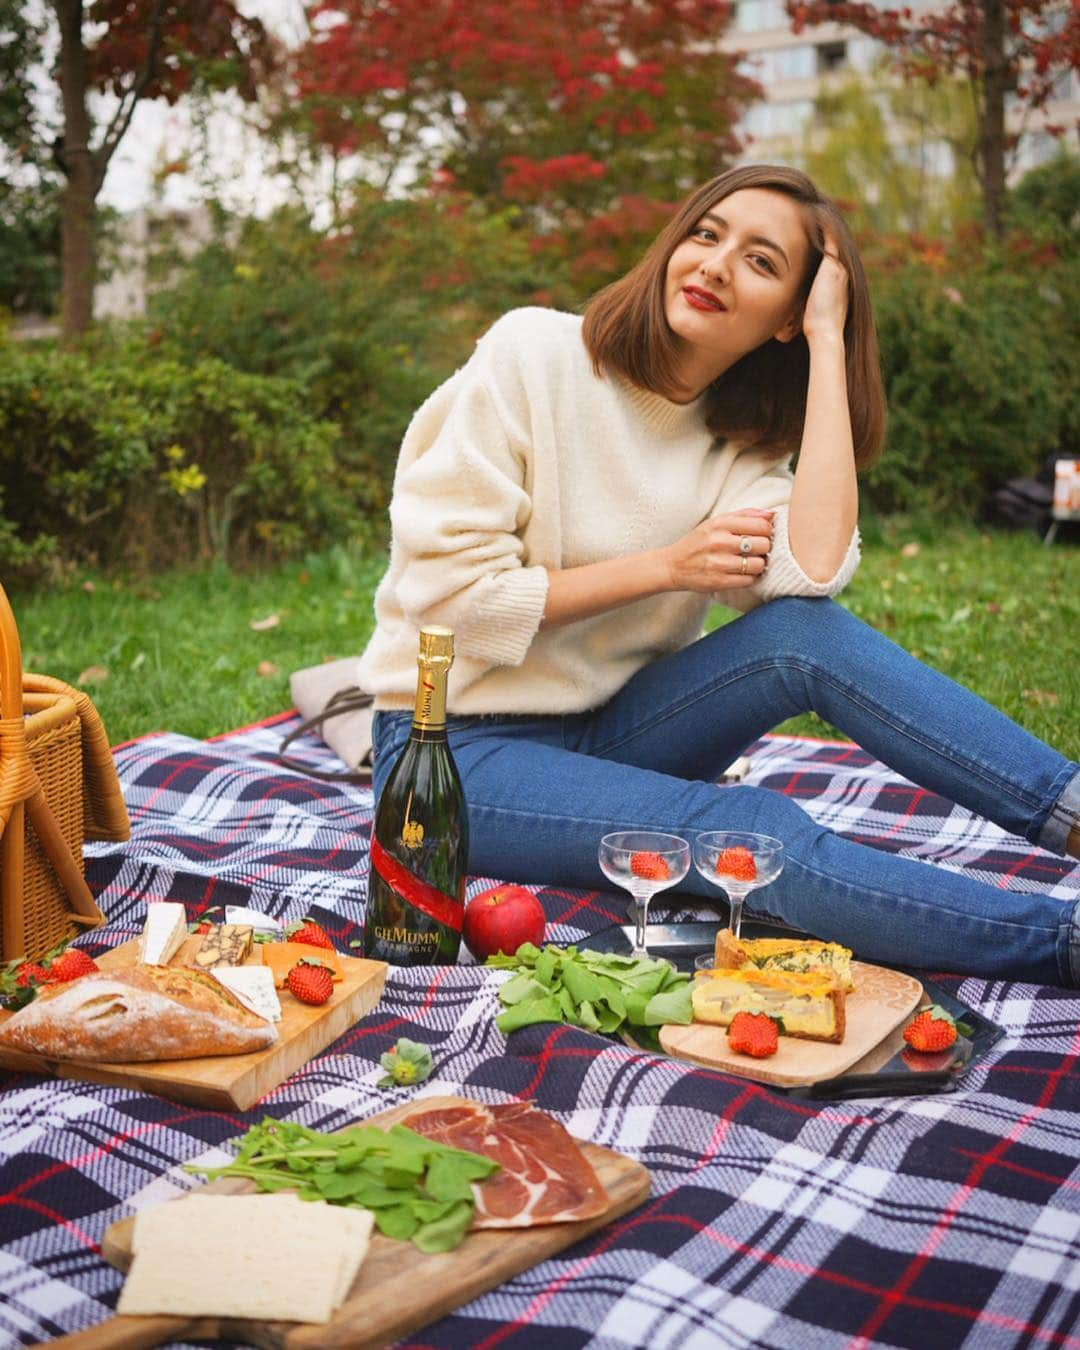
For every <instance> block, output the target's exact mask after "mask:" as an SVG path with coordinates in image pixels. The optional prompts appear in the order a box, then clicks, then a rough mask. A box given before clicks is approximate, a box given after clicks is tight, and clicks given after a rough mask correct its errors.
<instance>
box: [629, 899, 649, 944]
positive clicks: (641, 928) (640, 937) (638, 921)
mask: <svg viewBox="0 0 1080 1350" xmlns="http://www.w3.org/2000/svg"><path fill="white" fill-rule="evenodd" d="M630 894H631V895H632V896H633V897H634V951H635V952H636V953H638V954H639V955H645V954H647V949H646V947H645V925H646V921H647V919H648V917H649V901H650V900H651V899H652V891H648V890H646V891H641V890H638V889H637V888H635V889H634V890H632V891H631V892H630Z"/></svg>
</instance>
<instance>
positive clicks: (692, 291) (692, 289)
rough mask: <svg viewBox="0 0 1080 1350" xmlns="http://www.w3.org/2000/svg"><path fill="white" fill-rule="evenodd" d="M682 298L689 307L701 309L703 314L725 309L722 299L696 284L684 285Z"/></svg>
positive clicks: (716, 312) (715, 312)
mask: <svg viewBox="0 0 1080 1350" xmlns="http://www.w3.org/2000/svg"><path fill="white" fill-rule="evenodd" d="M683 299H684V300H685V301H686V303H687V304H688V305H689V306H690V308H691V309H697V310H701V311H702V313H705V314H718V313H721V312H723V311H724V310H726V309H727V305H725V304H724V302H723V301H722V300H718V299H717V297H716V296H715V295H713V294H712V293H711V292H710V291H703V290H701V289H700V287H698V286H684V287H683Z"/></svg>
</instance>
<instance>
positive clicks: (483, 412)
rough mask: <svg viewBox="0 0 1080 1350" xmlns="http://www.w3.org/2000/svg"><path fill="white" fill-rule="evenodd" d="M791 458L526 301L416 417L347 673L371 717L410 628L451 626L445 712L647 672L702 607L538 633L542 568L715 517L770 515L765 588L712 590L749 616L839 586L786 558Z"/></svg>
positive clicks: (395, 701) (540, 700)
mask: <svg viewBox="0 0 1080 1350" xmlns="http://www.w3.org/2000/svg"><path fill="white" fill-rule="evenodd" d="M791 484H792V474H791V471H790V469H789V468H788V466H787V465H786V464H783V463H781V464H778V463H777V462H776V460H775V459H769V458H766V457H763V456H762V455H761V454H759V453H757V452H756V451H753V450H746V451H743V452H742V453H740V452H739V451H738V449H737V447H735V446H733V445H731V444H727V443H724V442H721V441H717V440H715V439H714V437H713V436H712V435H711V433H710V432H709V431H708V430H707V428H706V427H705V423H704V400H703V399H702V398H699V399H697V400H695V402H693V403H689V404H678V403H672V402H669V401H668V400H667V399H665V398H661V397H660V396H659V395H657V394H651V393H647V392H646V391H644V390H642V389H639V388H637V387H636V386H634V385H631V384H629V383H628V382H626V381H624V380H622V379H621V378H616V377H606V378H603V379H599V378H597V376H596V375H595V374H594V373H593V370H592V364H591V362H590V359H589V355H588V352H587V351H586V349H585V345H584V343H583V342H582V338H581V319H580V318H578V317H576V316H574V315H571V314H562V313H559V312H557V311H554V310H548V309H519V310H512V311H511V312H510V313H509V314H507V315H505V316H504V317H503V318H501V319H500V320H499V321H498V322H497V323H495V324H494V325H493V326H492V327H491V329H490V330H489V331H488V332H487V333H486V334H485V335H484V337H483V338H481V340H480V342H479V343H478V344H477V346H476V350H475V352H474V353H473V356H472V358H471V360H470V361H469V362H468V363H467V364H466V365H465V366H463V367H462V368H461V369H460V370H459V371H457V372H456V374H454V375H453V376H451V378H450V379H449V380H447V381H446V383H445V384H443V385H442V386H441V387H440V388H438V389H436V390H435V392H434V393H433V394H432V395H431V397H430V398H428V399H427V401H426V402H425V403H424V404H423V406H422V407H421V408H420V409H419V410H418V412H417V413H416V415H415V417H414V418H413V420H412V422H411V423H410V425H409V429H408V431H407V432H406V434H405V440H404V442H403V444H402V448H401V455H400V458H399V460H398V466H397V472H396V475H395V479H394V493H393V500H392V502H391V506H390V520H391V525H392V531H393V533H392V542H391V547H390V565H389V568H388V569H387V572H386V575H385V576H384V577H383V579H382V581H381V583H380V585H379V588H378V591H377V592H376V595H375V616H376V621H377V627H376V630H375V633H374V635H373V637H372V639H371V642H370V643H369V644H368V647H367V650H366V651H365V652H364V655H363V658H362V660H361V665H360V682H361V684H362V686H363V687H364V688H365V689H368V690H370V691H371V692H372V693H373V694H374V695H375V706H376V707H377V708H384V709H389V708H399V709H401V708H411V707H412V703H413V697H414V694H415V690H416V652H417V629H418V628H419V627H420V625H421V624H424V623H439V624H445V625H447V626H448V627H450V628H452V629H453V630H454V634H455V652H456V659H455V662H454V668H453V670H452V671H451V674H450V684H449V693H448V708H449V710H450V711H451V712H452V713H457V714H460V715H469V714H476V713H572V712H580V711H583V710H585V709H587V708H593V707H596V706H598V705H600V704H602V703H604V702H606V700H607V699H609V698H610V697H611V696H612V695H613V694H614V693H615V692H616V691H617V690H618V689H620V688H621V687H622V685H623V684H625V683H626V681H627V680H628V679H629V678H630V677H631V676H632V675H633V674H634V673H635V671H637V670H639V669H640V668H641V667H642V666H644V665H645V664H646V663H647V662H649V661H652V660H655V659H656V658H657V657H660V656H664V655H666V654H667V653H669V652H673V651H676V650H677V649H679V648H680V647H683V646H685V645H686V644H687V643H689V642H693V641H694V640H695V639H696V638H698V637H699V636H700V635H701V628H702V620H703V617H704V614H705V611H706V608H707V607H708V604H709V597H708V596H705V595H700V594H695V593H692V592H685V591H676V592H666V593H664V594H660V595H653V596H649V597H647V598H645V599H642V600H637V601H634V602H633V603H632V604H628V605H624V606H622V607H620V608H618V609H614V610H610V611H608V612H606V613H602V614H598V615H596V616H594V617H593V618H587V619H580V620H578V621H577V622H575V623H570V624H564V625H560V626H557V627H552V628H546V629H544V630H543V631H540V620H541V617H542V615H543V611H544V603H545V600H546V596H547V586H548V570H549V569H552V570H556V569H560V568H567V567H578V566H580V565H582V564H584V563H592V562H598V561H600V560H602V559H606V558H613V557H622V556H629V555H632V554H635V553H638V552H641V551H644V550H646V549H653V548H658V547H662V546H664V545H667V544H671V543H674V541H675V540H677V539H679V538H681V537H682V536H683V535H684V534H686V533H687V532H688V531H690V530H692V529H693V528H694V527H695V526H696V525H698V524H700V523H701V521H702V520H704V519H705V518H706V517H708V516H710V515H717V514H723V513H725V512H729V511H732V510H734V509H735V508H737V507H746V506H756V507H761V508H770V507H772V508H778V509H777V510H776V515H775V533H774V537H773V546H772V551H771V553H770V555H769V565H768V567H767V568H766V570H765V572H764V574H763V575H762V577H761V579H760V581H758V582H757V583H756V584H755V585H754V586H752V587H749V588H747V589H744V590H735V591H730V592H725V593H723V594H720V595H718V596H716V597H714V598H715V599H717V600H719V601H720V602H721V603H722V604H726V605H730V606H731V607H732V608H736V609H740V610H746V609H749V608H751V607H752V606H753V605H755V604H759V603H761V602H762V601H764V600H770V599H773V598H774V597H776V596H780V595H835V594H836V593H837V592H838V591H840V590H842V589H843V587H844V586H845V585H846V584H847V582H848V580H849V579H850V577H851V575H852V573H853V572H854V571H855V568H856V567H857V565H858V559H859V546H858V533H857V532H856V533H855V535H854V536H853V537H852V540H851V543H850V545H849V547H848V550H847V555H846V557H845V558H844V561H843V564H842V565H841V567H840V569H839V570H838V572H837V573H836V575H835V576H834V577H832V578H831V580H829V581H826V582H816V581H814V580H812V579H811V578H810V577H808V576H807V575H806V573H805V572H804V571H803V570H802V568H801V567H800V566H799V564H798V563H797V562H796V561H795V558H794V556H793V555H792V552H791V548H790V546H789V544H788V537H787V509H786V503H787V502H788V500H789V498H790V496H791Z"/></svg>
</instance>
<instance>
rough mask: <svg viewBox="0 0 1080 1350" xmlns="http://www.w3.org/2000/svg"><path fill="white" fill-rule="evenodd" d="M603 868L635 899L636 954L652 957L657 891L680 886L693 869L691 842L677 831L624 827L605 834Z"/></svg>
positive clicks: (601, 856) (600, 857)
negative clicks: (649, 936)
mask: <svg viewBox="0 0 1080 1350" xmlns="http://www.w3.org/2000/svg"><path fill="white" fill-rule="evenodd" d="M597 859H598V860H599V863H600V870H601V872H603V874H604V876H606V877H607V879H608V880H609V881H613V882H614V883H615V885H616V886H621V887H622V888H623V890H624V891H629V892H630V894H631V895H632V896H633V898H634V955H635V956H648V954H649V953H648V950H647V948H646V946H645V924H646V921H647V919H648V914H649V901H650V900H651V899H652V898H653V896H654V895H655V894H656V892H657V891H664V890H667V888H668V887H669V886H676V885H678V883H679V882H680V881H682V879H683V877H684V876H686V874H687V872H689V870H690V845H689V844H688V843H687V842H686V840H685V839H682V838H680V837H679V835H677V834H660V833H658V832H657V831H654V830H621V831H619V832H618V833H616V834H605V835H604V837H603V839H601V840H600V847H599V849H598V850H597Z"/></svg>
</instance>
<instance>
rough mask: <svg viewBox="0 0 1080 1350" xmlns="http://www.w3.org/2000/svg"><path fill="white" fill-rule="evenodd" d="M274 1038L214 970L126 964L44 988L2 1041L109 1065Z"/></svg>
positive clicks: (233, 1049) (2, 1033) (242, 1048)
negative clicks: (212, 974) (211, 974)
mask: <svg viewBox="0 0 1080 1350" xmlns="http://www.w3.org/2000/svg"><path fill="white" fill-rule="evenodd" d="M276 1040H277V1031H276V1030H275V1028H274V1025H273V1023H271V1022H267V1021H266V1020H265V1018H262V1017H258V1016H256V1014H255V1013H253V1012H249V1010H248V1009H247V1008H245V1007H244V1005H243V1004H242V1003H241V1002H240V1001H239V1000H238V999H236V998H234V997H233V995H232V994H231V993H229V991H228V990H227V989H225V988H224V987H223V986H222V985H220V984H219V983H218V982H217V980H215V979H214V978H213V977H212V976H210V975H204V974H203V973H202V972H201V971H197V970H188V969H184V968H182V967H173V966H146V965H137V966H122V967H120V968H119V969H117V970H100V971H95V972H94V973H92V974H90V975H84V976H82V978H81V979H78V980H72V981H70V982H69V983H67V984H58V985H53V986H51V987H46V988H45V989H43V990H42V991H41V992H40V993H39V994H38V996H37V998H36V999H34V1001H33V1003H28V1004H27V1005H26V1007H25V1008H20V1009H19V1011H18V1012H17V1013H15V1014H14V1015H13V1016H12V1017H11V1018H9V1019H8V1020H7V1021H6V1022H5V1023H4V1024H3V1025H2V1026H0V1045H8V1046H11V1047H12V1048H13V1049H15V1050H23V1051H26V1052H28V1053H30V1054H37V1055H44V1056H46V1058H48V1059H70V1060H99V1061H100V1062H102V1063H106V1064H127V1063H140V1062H147V1061H152V1060H166V1059H195V1058H199V1057H200V1056H203V1055H242V1054H246V1053H248V1052H249V1051H252V1050H262V1049H264V1048H265V1047H266V1046H268V1045H271V1044H273V1042H274V1041H276Z"/></svg>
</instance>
